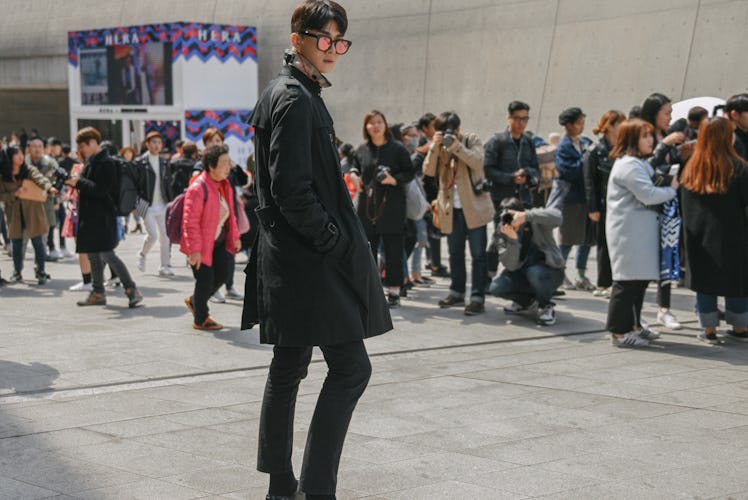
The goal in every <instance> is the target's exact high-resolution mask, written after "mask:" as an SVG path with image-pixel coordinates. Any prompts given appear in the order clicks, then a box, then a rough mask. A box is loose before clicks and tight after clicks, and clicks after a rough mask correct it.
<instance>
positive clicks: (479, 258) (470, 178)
mask: <svg viewBox="0 0 748 500" xmlns="http://www.w3.org/2000/svg"><path fill="white" fill-rule="evenodd" d="M435 125H436V130H437V132H436V133H435V134H434V140H433V143H432V144H431V147H430V148H429V151H428V153H427V154H426V159H425V160H424V162H423V173H424V175H430V176H433V177H436V178H437V180H438V183H439V194H438V196H437V205H436V206H437V212H438V213H437V217H438V219H439V223H440V229H441V232H442V233H444V234H446V235H447V242H448V243H449V267H450V270H451V279H452V283H451V284H450V286H449V295H448V296H447V297H446V298H444V299H442V300H440V301H439V307H442V308H446V307H452V306H456V305H463V304H465V291H466V286H465V282H466V281H467V273H466V270H465V241H466V240H467V242H468V243H469V245H470V255H471V256H472V260H473V262H472V267H473V269H472V279H471V290H470V302H469V303H468V304H467V305H466V306H465V311H464V312H465V315H467V316H472V315H475V314H480V313H482V312H484V311H485V306H484V302H485V294H486V285H487V284H488V283H487V281H488V279H487V278H488V271H487V269H486V244H487V240H488V235H487V232H486V226H487V224H488V223H489V222H491V220H493V215H494V208H493V204H492V203H491V197H490V195H489V193H488V191H489V183H488V182H487V181H486V178H485V173H484V170H483V146H482V144H481V140H480V138H479V137H478V136H477V135H476V134H472V133H470V134H463V133H461V131H460V117H459V116H457V113H455V112H453V111H446V112H444V113H441V114H440V115H439V117H438V118H437V119H436V124H435Z"/></svg>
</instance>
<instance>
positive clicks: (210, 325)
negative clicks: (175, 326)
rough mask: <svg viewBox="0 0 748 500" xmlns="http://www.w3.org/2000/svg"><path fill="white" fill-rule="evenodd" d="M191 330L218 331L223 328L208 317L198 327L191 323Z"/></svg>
mask: <svg viewBox="0 0 748 500" xmlns="http://www.w3.org/2000/svg"><path fill="white" fill-rule="evenodd" d="M192 328H194V329H195V330H220V329H221V328H223V325H222V324H220V323H216V322H215V321H213V318H211V317H210V316H208V317H207V318H205V321H203V322H202V323H200V324H199V325H198V324H197V323H192Z"/></svg>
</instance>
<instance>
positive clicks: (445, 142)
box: [442, 128, 457, 148]
mask: <svg viewBox="0 0 748 500" xmlns="http://www.w3.org/2000/svg"><path fill="white" fill-rule="evenodd" d="M455 139H457V133H456V132H455V131H454V130H452V129H451V128H448V129H447V130H445V131H444V134H443V137H442V146H444V147H445V148H448V147H450V146H452V143H453V142H455Z"/></svg>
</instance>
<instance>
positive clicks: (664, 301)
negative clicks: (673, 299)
mask: <svg viewBox="0 0 748 500" xmlns="http://www.w3.org/2000/svg"><path fill="white" fill-rule="evenodd" d="M670 289H671V285H670V282H669V281H664V282H663V281H659V282H657V305H658V306H660V307H663V308H665V309H670Z"/></svg>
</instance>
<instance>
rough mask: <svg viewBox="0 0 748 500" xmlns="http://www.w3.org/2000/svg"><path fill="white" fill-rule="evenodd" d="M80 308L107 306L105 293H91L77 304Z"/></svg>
mask: <svg viewBox="0 0 748 500" xmlns="http://www.w3.org/2000/svg"><path fill="white" fill-rule="evenodd" d="M76 303H77V304H78V305H79V306H105V305H106V295H104V294H103V293H97V292H91V293H89V294H88V297H86V298H85V299H83V300H79V301H78V302H76Z"/></svg>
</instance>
